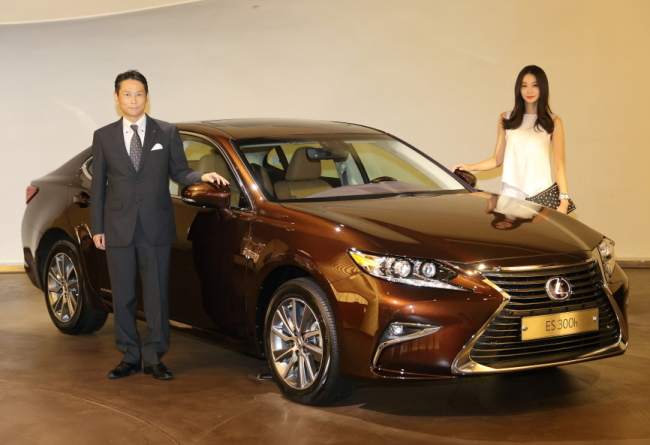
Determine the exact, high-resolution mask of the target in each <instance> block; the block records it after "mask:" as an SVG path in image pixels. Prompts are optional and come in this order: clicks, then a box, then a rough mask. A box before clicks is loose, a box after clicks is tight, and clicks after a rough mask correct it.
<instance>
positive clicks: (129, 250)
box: [106, 215, 171, 366]
mask: <svg viewBox="0 0 650 445" xmlns="http://www.w3.org/2000/svg"><path fill="white" fill-rule="evenodd" d="M170 250H171V246H170V245H169V244H165V245H162V246H156V245H153V244H151V243H150V242H149V241H148V240H147V237H146V234H145V228H144V227H143V226H142V221H141V220H140V215H138V218H137V222H136V226H135V233H134V234H133V239H132V240H131V243H130V244H129V245H128V246H106V259H107V263H108V272H109V275H110V279H111V288H112V295H113V313H114V319H115V345H116V346H117V349H119V350H120V351H122V352H123V353H124V358H123V361H125V362H127V363H132V364H135V363H140V362H143V365H144V366H151V365H155V364H157V363H160V359H161V357H162V356H163V354H164V353H165V352H166V351H167V349H168V348H169V303H168V283H169V256H170ZM136 269H139V270H140V278H141V280H142V300H143V303H144V313H145V318H146V321H147V339H146V340H145V341H144V343H141V341H140V334H139V333H138V329H137V324H136V316H137V306H138V299H137V294H136Z"/></svg>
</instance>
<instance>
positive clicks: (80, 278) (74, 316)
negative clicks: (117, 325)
mask: <svg viewBox="0 0 650 445" xmlns="http://www.w3.org/2000/svg"><path fill="white" fill-rule="evenodd" d="M43 285H44V294H45V304H46V306H47V311H48V312H49V314H50V318H51V319H52V322H53V323H54V325H55V326H56V327H57V328H58V329H59V330H60V331H61V332H63V333H65V334H71V335H76V334H89V333H91V332H95V331H97V330H99V329H101V327H102V326H104V323H105V322H106V318H107V317H108V313H107V312H104V311H97V310H95V309H93V308H92V307H91V305H90V301H89V300H88V295H87V293H86V278H85V276H84V273H83V269H82V267H81V262H80V261H79V255H78V254H77V249H76V248H75V246H74V245H73V244H72V243H71V242H69V241H65V240H61V241H58V242H57V243H56V244H54V246H52V250H50V254H49V255H48V257H47V261H46V263H45V270H44V272H43Z"/></svg>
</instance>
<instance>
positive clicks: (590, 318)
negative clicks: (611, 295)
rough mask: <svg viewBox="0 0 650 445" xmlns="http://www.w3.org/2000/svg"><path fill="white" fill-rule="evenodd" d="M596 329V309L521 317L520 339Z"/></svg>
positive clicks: (534, 338)
mask: <svg viewBox="0 0 650 445" xmlns="http://www.w3.org/2000/svg"><path fill="white" fill-rule="evenodd" d="M597 330H598V309H588V310H586V311H575V312H563V313H561V314H551V315H538V316H535V317H523V318H522V319H521V339H522V340H537V339H540V338H549V337H562V336H564V335H572V334H579V333H581V332H589V331H597Z"/></svg>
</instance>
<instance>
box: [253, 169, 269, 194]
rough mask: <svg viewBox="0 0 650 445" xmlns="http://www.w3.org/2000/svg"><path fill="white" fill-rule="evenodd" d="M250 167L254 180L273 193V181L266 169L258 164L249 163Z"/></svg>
mask: <svg viewBox="0 0 650 445" xmlns="http://www.w3.org/2000/svg"><path fill="white" fill-rule="evenodd" d="M251 167H252V169H253V176H254V177H255V181H256V182H257V183H258V184H259V185H261V186H263V187H264V188H265V189H266V190H267V191H268V192H269V193H270V194H271V195H273V183H272V182H271V178H270V177H269V174H268V172H267V171H266V169H265V168H264V167H262V166H261V165H259V164H251Z"/></svg>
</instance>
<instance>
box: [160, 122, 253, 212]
mask: <svg viewBox="0 0 650 445" xmlns="http://www.w3.org/2000/svg"><path fill="white" fill-rule="evenodd" d="M179 133H180V134H185V135H188V136H194V137H197V138H200V139H204V140H206V141H207V142H209V143H211V144H212V145H214V146H215V147H216V149H217V150H219V152H220V154H221V156H223V158H224V159H225V160H226V163H227V164H228V166H229V167H230V170H231V172H232V174H233V176H234V178H235V180H236V181H237V184H239V189H240V190H241V191H242V192H243V193H244V195H245V196H246V200H247V201H248V203H249V207H239V206H234V205H231V206H230V208H231V209H235V210H241V211H253V200H252V199H251V196H250V194H249V193H248V189H247V188H246V187H244V185H243V183H242V180H241V178H240V175H239V171H238V170H237V168H235V166H234V164H233V163H232V160H231V159H230V156H228V155H227V153H226V150H225V149H224V148H223V146H222V145H221V144H220V143H219V142H218V141H216V140H214V139H213V138H211V137H208V136H205V135H203V134H200V133H194V132H193V131H186V130H180V131H179ZM179 185H180V184H179ZM170 196H171V197H172V198H176V199H182V197H181V196H179V195H170Z"/></svg>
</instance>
